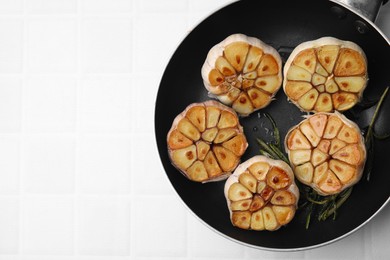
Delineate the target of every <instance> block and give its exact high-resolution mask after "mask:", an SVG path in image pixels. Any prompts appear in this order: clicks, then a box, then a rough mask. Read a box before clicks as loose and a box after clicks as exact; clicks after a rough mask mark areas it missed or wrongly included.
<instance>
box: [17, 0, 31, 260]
mask: <svg viewBox="0 0 390 260" xmlns="http://www.w3.org/2000/svg"><path fill="white" fill-rule="evenodd" d="M26 2H27V0H23V3H22V10H23V12H22V15H21V17H22V21H23V22H22V26H23V28H22V32H23V35H22V42H23V45H22V71H21V72H22V73H21V78H22V86H21V94H20V96H21V97H20V99H21V102H20V106H21V108H20V132H19V230H18V232H19V233H18V236H19V237H18V242H19V245H18V255H23V252H24V244H23V233H24V223H23V222H24V221H23V216H24V210H23V208H24V201H23V198H24V185H23V172H24V163H23V162H24V153H23V148H24V145H25V144H24V141H25V138H24V135H25V127H26V126H25V118H26V115H25V111H24V110H25V102H26V98H25V94H26V70H27V69H26V65H27V60H28V52H27V45H28V40H29V39H28V36H27V35H28V31H27V27H28V26H27V19H26V17H27V14H26V13H27V11H26Z"/></svg>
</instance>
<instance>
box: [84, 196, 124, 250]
mask: <svg viewBox="0 0 390 260" xmlns="http://www.w3.org/2000/svg"><path fill="white" fill-rule="evenodd" d="M78 237H79V245H78V252H79V253H80V254H81V255H107V256H118V255H119V256H120V255H129V253H130V203H129V200H128V199H111V198H110V199H107V198H106V199H102V198H83V199H82V200H81V202H80V204H79V229H78Z"/></svg>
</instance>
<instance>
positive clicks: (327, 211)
mask: <svg viewBox="0 0 390 260" xmlns="http://www.w3.org/2000/svg"><path fill="white" fill-rule="evenodd" d="M388 91H389V87H387V88H386V89H385V91H384V92H383V94H382V96H381V98H380V99H379V101H378V104H377V107H376V109H375V112H374V115H373V117H372V119H371V122H370V124H369V126H368V128H367V131H366V135H365V138H364V139H365V145H366V148H367V151H368V156H367V162H366V167H365V172H367V173H366V174H367V180H369V179H370V175H371V170H372V168H373V153H374V139H385V138H388V137H390V133H389V134H385V135H383V136H378V135H377V134H376V133H375V129H374V126H375V122H376V119H377V117H378V114H379V110H380V108H381V106H382V103H383V101H384V99H385V97H386V96H387V93H388ZM373 105H374V103H370V104H369V106H368V107H372V106H373ZM265 116H266V117H267V119H268V120H269V121H270V122H271V125H272V128H273V136H274V142H269V143H267V142H265V141H264V140H262V139H260V138H258V139H257V142H258V143H259V145H260V154H262V155H265V156H268V157H270V158H273V159H279V160H283V161H285V162H286V163H287V164H290V162H289V160H288V158H287V156H286V155H285V154H284V152H283V148H282V143H281V140H280V132H279V129H278V127H277V125H276V122H275V120H273V118H272V117H271V116H270V115H269V114H265ZM297 185H298V186H300V189H299V190H300V192H301V194H302V195H303V196H301V200H302V202H301V203H300V205H299V207H298V209H299V210H303V209H304V208H307V210H308V213H307V216H306V223H305V228H306V229H308V228H309V226H310V222H311V219H312V215H314V214H316V215H317V216H318V217H317V220H318V221H325V220H327V219H328V218H329V217H330V216H333V220H335V219H336V216H337V210H338V209H339V208H340V207H341V206H342V205H343V204H344V203H345V202H346V201H347V200H348V198H349V197H350V196H351V194H352V190H353V187H349V188H347V189H345V190H344V191H342V192H341V193H339V194H335V195H329V196H321V195H319V194H318V193H317V192H316V191H315V190H313V189H312V188H309V187H307V186H304V187H301V186H302V184H300V183H297ZM317 210H318V211H317Z"/></svg>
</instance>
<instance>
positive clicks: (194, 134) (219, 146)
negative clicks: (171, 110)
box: [167, 101, 248, 182]
mask: <svg viewBox="0 0 390 260" xmlns="http://www.w3.org/2000/svg"><path fill="white" fill-rule="evenodd" d="M167 144H168V153H169V157H170V159H171V161H172V164H173V165H174V166H175V167H176V168H177V169H178V170H179V171H180V172H182V173H183V174H184V175H185V176H186V177H187V178H189V179H190V180H192V181H196V182H208V181H218V180H222V179H226V178H227V177H228V176H229V175H230V174H231V172H232V171H233V170H234V169H235V168H236V167H237V165H238V164H239V162H240V158H241V156H242V155H243V154H244V153H245V151H246V149H247V147H248V142H247V140H246V138H245V135H244V132H243V128H242V126H241V125H240V123H239V121H238V116H237V114H236V112H235V111H234V110H233V109H231V108H229V107H227V106H225V105H223V104H221V103H219V102H216V101H206V102H203V103H194V104H191V105H189V106H188V107H187V108H186V109H185V110H184V111H183V112H182V113H180V114H179V115H178V116H177V117H176V118H175V119H174V121H173V124H172V127H171V129H170V131H169V133H168V135H167Z"/></svg>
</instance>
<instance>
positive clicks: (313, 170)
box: [285, 112, 366, 195]
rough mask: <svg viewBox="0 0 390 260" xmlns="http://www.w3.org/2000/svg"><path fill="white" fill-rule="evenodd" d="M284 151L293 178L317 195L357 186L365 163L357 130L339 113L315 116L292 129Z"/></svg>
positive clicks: (354, 125)
mask: <svg viewBox="0 0 390 260" xmlns="http://www.w3.org/2000/svg"><path fill="white" fill-rule="evenodd" d="M302 144H305V145H302ZM285 149H286V151H287V153H288V156H289V160H290V162H291V165H292V168H293V170H294V174H295V177H297V179H298V180H299V181H301V182H302V183H304V184H306V185H308V186H310V187H312V188H313V189H314V190H315V191H316V192H317V193H318V194H320V195H333V194H338V193H340V192H341V191H343V190H345V189H346V188H348V187H350V186H352V185H354V184H355V183H357V182H358V181H359V180H360V178H361V176H362V173H363V169H364V164H365V161H366V148H365V145H364V139H363V136H362V135H361V133H360V129H359V127H358V126H357V125H356V124H355V123H354V122H352V121H350V120H349V119H347V118H346V117H345V116H343V115H342V114H340V113H338V112H334V113H324V112H321V113H316V114H314V115H311V116H309V117H307V118H306V119H304V120H303V121H301V122H300V123H299V124H298V125H296V126H294V127H292V128H291V129H290V130H289V132H288V133H287V135H286V138H285Z"/></svg>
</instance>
